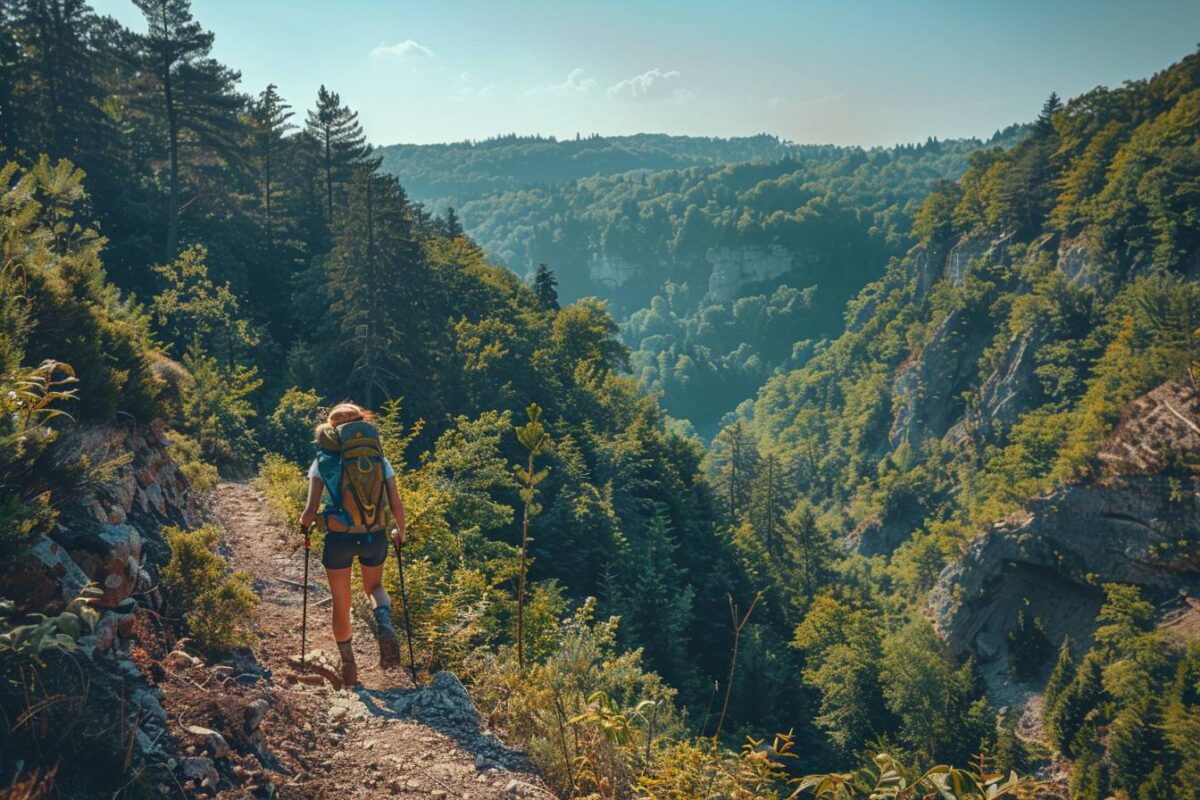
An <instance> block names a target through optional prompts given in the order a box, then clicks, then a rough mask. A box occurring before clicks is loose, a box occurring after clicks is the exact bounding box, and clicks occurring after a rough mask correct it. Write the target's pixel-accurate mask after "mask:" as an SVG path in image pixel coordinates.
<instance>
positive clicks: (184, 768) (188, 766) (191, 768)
mask: <svg viewBox="0 0 1200 800" xmlns="http://www.w3.org/2000/svg"><path fill="white" fill-rule="evenodd" d="M179 772H180V774H181V775H183V777H184V778H185V779H187V780H190V781H204V780H205V779H207V778H211V779H212V780H213V781H214V783H215V782H216V781H217V780H219V779H220V778H219V776H218V775H217V768H216V767H215V766H213V761H212V759H211V758H205V757H203V756H192V757H190V758H185V759H183V761H181V762H180V763H179Z"/></svg>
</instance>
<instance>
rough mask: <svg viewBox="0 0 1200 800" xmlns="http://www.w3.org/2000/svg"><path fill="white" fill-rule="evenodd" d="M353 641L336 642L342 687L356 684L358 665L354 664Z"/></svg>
mask: <svg viewBox="0 0 1200 800" xmlns="http://www.w3.org/2000/svg"><path fill="white" fill-rule="evenodd" d="M352 645H353V639H347V640H346V641H344V642H338V643H337V648H338V654H339V655H340V656H341V657H342V685H343V686H354V685H356V684H357V683H358V664H356V663H354V647H353V646H352Z"/></svg>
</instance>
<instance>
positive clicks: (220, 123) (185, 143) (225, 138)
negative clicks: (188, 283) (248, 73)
mask: <svg viewBox="0 0 1200 800" xmlns="http://www.w3.org/2000/svg"><path fill="white" fill-rule="evenodd" d="M134 4H135V5H136V6H137V7H138V8H139V9H140V10H141V12H142V14H143V15H144V16H145V18H146V24H147V26H148V28H149V30H148V32H147V33H146V35H145V36H144V37H142V39H141V42H142V51H143V52H142V58H143V61H144V66H145V75H146V77H147V78H148V84H147V85H146V86H145V87H144V89H143V93H142V97H141V98H140V100H141V101H142V105H143V106H144V107H145V108H147V109H150V108H153V109H154V110H155V112H161V114H162V120H163V123H164V125H165V132H164V137H165V145H166V151H167V234H166V246H165V252H166V255H165V258H164V261H165V262H170V261H171V260H173V259H174V258H175V256H176V254H177V253H178V242H179V217H180V214H181V213H182V212H183V210H184V208H185V206H186V205H187V204H185V203H184V201H183V183H182V175H181V164H182V163H183V158H182V150H183V148H184V147H186V148H187V149H188V151H189V153H190V154H192V157H193V160H194V161H195V162H196V164H197V165H199V164H204V163H205V162H206V157H207V156H211V155H212V154H214V153H220V154H223V155H226V156H229V155H233V154H235V153H236V152H237V141H236V137H237V134H238V131H239V125H238V119H237V112H238V111H239V109H240V107H241V99H240V98H239V97H238V96H237V95H236V94H235V93H234V85H235V84H236V82H237V81H238V79H239V78H240V77H241V76H240V75H239V74H238V73H237V72H234V71H232V70H230V69H227V68H226V67H224V66H222V65H221V64H219V63H218V62H217V61H215V60H214V59H212V58H210V57H209V52H210V51H211V50H212V44H213V35H212V33H210V32H208V31H206V30H204V29H203V28H202V27H201V26H200V23H199V22H197V21H195V20H194V19H192V9H191V1H190V0H134ZM195 199H196V198H195V197H192V198H189V200H188V203H191V202H192V201H194V200H195Z"/></svg>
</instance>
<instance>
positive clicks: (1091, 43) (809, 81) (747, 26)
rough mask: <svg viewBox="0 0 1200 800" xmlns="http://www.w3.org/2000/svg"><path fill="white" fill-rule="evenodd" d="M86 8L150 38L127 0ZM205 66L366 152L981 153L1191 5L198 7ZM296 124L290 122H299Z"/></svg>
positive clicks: (1131, 55) (799, 2)
mask: <svg viewBox="0 0 1200 800" xmlns="http://www.w3.org/2000/svg"><path fill="white" fill-rule="evenodd" d="M92 5H93V7H94V8H95V9H96V10H97V11H99V12H101V13H106V14H112V15H114V16H116V17H117V18H118V19H120V20H122V21H124V22H126V24H129V25H131V26H132V27H135V28H137V29H139V30H140V29H144V26H142V24H141V22H140V18H139V15H138V12H137V10H136V9H135V8H134V6H133V4H132V3H131V2H128V0H93V2H92ZM193 11H194V14H195V16H196V18H197V19H198V20H199V21H200V22H201V23H202V24H203V25H205V26H206V27H207V28H209V29H210V30H212V31H213V32H215V34H216V45H215V54H216V56H217V57H218V58H220V59H221V60H222V61H223V62H225V63H226V64H228V65H230V66H233V67H235V68H237V69H239V70H241V72H242V88H243V90H245V91H254V92H257V91H258V90H260V89H261V88H262V87H263V86H265V85H266V84H267V83H268V82H274V83H276V84H278V85H279V87H280V91H281V92H282V94H283V95H284V97H285V98H287V99H288V101H289V102H291V103H292V105H293V106H294V107H295V108H296V110H297V111H299V112H302V111H303V109H304V108H306V107H307V106H308V105H309V104H311V102H312V98H313V97H315V95H316V91H317V87H318V86H320V85H321V84H322V83H324V84H325V85H327V86H328V87H330V88H331V89H334V90H335V91H337V92H339V93H340V94H341V96H342V99H343V101H345V102H348V103H349V104H350V105H351V106H353V107H354V108H356V109H358V111H359V112H360V117H361V119H362V121H363V124H364V127H365V128H366V131H367V135H368V136H369V137H370V139H371V140H372V141H373V142H374V143H376V144H392V143H395V142H421V143H426V142H442V141H459V140H463V139H479V138H484V137H487V136H491V135H495V134H497V133H510V132H516V133H522V134H531V133H541V134H547V135H556V136H559V137H566V136H574V135H575V133H576V132H579V133H583V134H588V133H593V132H595V133H602V134H618V133H636V132H642V131H651V132H666V133H677V134H696V135H712V136H734V135H745V134H753V133H758V132H764V131H765V132H768V133H773V134H776V135H778V136H781V137H783V138H785V139H791V140H794V141H798V142H834V143H838V144H861V145H875V144H891V143H895V142H906V141H918V140H924V139H925V137H926V136H930V135H932V136H938V137H941V138H947V137H957V136H987V135H990V134H991V133H992V132H993V131H994V130H996V129H997V128H1000V127H1003V126H1004V125H1007V124H1008V123H1010V122H1014V121H1024V120H1029V119H1031V118H1032V117H1033V116H1034V115H1035V114H1036V113H1037V110H1038V107H1039V106H1040V105H1041V102H1042V100H1043V99H1044V98H1045V96H1046V95H1047V94H1049V92H1050V91H1051V90H1055V91H1057V92H1058V93H1059V94H1060V95H1063V96H1064V97H1070V96H1073V95H1076V94H1078V93H1080V92H1083V91H1086V90H1087V89H1090V88H1092V87H1094V86H1097V85H1109V86H1112V85H1117V84H1120V83H1121V82H1122V81H1124V80H1125V79H1127V78H1140V77H1148V76H1149V75H1150V74H1152V73H1153V72H1155V71H1157V70H1159V69H1161V68H1163V67H1165V66H1167V65H1168V64H1170V63H1172V62H1173V61H1176V60H1178V59H1179V58H1181V57H1183V56H1184V55H1187V54H1188V53H1190V52H1192V51H1193V50H1194V49H1195V47H1196V43H1197V41H1198V40H1200V2H1195V0H1191V1H1190V2H1185V1H1184V0H1146V1H1144V2H1111V1H1107V0H1091V1H1090V2H1085V0H1043V1H1042V2H1031V1H1027V0H1007V2H1003V3H999V2H981V1H979V0H958V1H957V2H950V1H948V0H947V1H938V2H935V1H934V0H921V1H918V0H891V2H887V1H886V0H820V1H819V2H818V1H816V0H778V1H777V2H775V1H768V0H761V1H759V0H740V1H739V2H732V1H730V2H707V1H706V0H692V1H691V2H676V1H675V0H669V1H668V0H661V1H659V2H654V1H653V0H641V2H637V1H636V0H603V1H598V2H590V1H588V2H584V1H582V0H579V1H575V0H561V2H547V1H544V0H531V1H530V2H521V3H515V2H501V1H500V0H492V2H485V1H484V0H451V1H450V2H445V1H444V0H425V2H420V3H417V2H408V0H404V1H403V2H368V1H367V0H340V1H338V2H334V1H332V0H331V1H329V2H317V1H316V0H193ZM298 116H302V113H301V114H298Z"/></svg>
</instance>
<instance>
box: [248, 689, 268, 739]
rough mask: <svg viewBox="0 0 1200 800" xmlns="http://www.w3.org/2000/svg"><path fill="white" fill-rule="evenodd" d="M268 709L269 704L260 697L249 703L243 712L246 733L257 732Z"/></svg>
mask: <svg viewBox="0 0 1200 800" xmlns="http://www.w3.org/2000/svg"><path fill="white" fill-rule="evenodd" d="M270 709H271V704H270V703H268V702H267V701H266V700H264V699H263V698H261V697H260V698H259V699H257V700H255V701H253V702H252V703H249V704H248V705H247V706H246V710H245V712H244V713H245V717H244V719H245V727H246V733H254V731H256V730H258V726H259V725H261V724H262V721H263V719H264V718H265V717H266V716H267V712H268V711H269V710H270Z"/></svg>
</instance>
